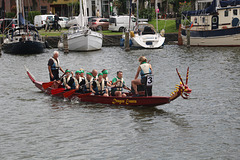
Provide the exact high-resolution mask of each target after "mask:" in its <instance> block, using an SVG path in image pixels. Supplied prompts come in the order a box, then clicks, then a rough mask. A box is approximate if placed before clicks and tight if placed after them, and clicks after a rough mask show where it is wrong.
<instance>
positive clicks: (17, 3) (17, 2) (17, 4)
mask: <svg viewBox="0 0 240 160" xmlns="http://www.w3.org/2000/svg"><path fill="white" fill-rule="evenodd" d="M16 7H17V24H18V26H19V1H18V0H16Z"/></svg>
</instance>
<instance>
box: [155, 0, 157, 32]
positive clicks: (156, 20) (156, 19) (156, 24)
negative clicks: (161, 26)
mask: <svg viewBox="0 0 240 160" xmlns="http://www.w3.org/2000/svg"><path fill="white" fill-rule="evenodd" d="M157 1H158V0H155V12H156V28H157V32H158V10H157V9H158V7H157Z"/></svg>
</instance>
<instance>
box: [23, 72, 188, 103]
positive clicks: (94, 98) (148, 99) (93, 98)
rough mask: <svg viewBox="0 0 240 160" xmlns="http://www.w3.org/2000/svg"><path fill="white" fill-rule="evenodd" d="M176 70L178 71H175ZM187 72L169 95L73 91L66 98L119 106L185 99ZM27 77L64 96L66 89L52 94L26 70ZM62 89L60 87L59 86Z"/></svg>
mask: <svg viewBox="0 0 240 160" xmlns="http://www.w3.org/2000/svg"><path fill="white" fill-rule="evenodd" d="M177 72H178V71H177ZM188 73H189V70H188V72H187V78H186V83H185V84H184V82H183V80H182V78H181V76H180V74H179V73H178V75H179V78H180V79H181V83H180V85H177V86H176V88H177V89H176V90H175V91H174V92H172V94H171V96H169V97H167V96H166V97H164V96H142V97H134V96H130V94H128V96H127V97H116V96H109V97H104V96H99V95H90V94H80V93H76V92H75V93H73V94H72V95H70V96H68V99H72V98H74V99H76V98H77V99H78V100H79V101H81V102H90V103H101V104H109V105H121V106H157V105H163V104H166V103H170V102H171V101H173V100H175V99H176V98H178V97H179V96H182V97H183V98H184V99H187V98H188V97H189V94H190V93H191V89H190V88H188V86H187V82H188ZM27 74H28V77H29V78H30V79H31V81H32V82H33V83H34V84H35V86H36V87H37V88H39V89H40V90H41V91H44V92H46V93H47V94H49V95H53V96H56V97H61V98H63V97H65V96H64V93H66V92H67V91H64V89H63V91H62V92H59V93H57V94H52V93H53V91H54V90H58V89H53V88H51V87H48V88H46V89H44V88H43V82H40V81H36V80H35V79H34V78H33V76H32V75H31V73H30V72H29V71H28V70H27ZM60 89H62V88H60Z"/></svg>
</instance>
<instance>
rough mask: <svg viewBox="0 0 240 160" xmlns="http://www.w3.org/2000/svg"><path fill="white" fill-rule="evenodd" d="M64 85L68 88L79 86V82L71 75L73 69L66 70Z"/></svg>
mask: <svg viewBox="0 0 240 160" xmlns="http://www.w3.org/2000/svg"><path fill="white" fill-rule="evenodd" d="M62 82H63V85H64V87H65V89H66V90H70V89H75V88H78V84H77V81H76V79H75V78H73V77H71V71H70V70H66V71H65V76H64V77H63V79H62Z"/></svg>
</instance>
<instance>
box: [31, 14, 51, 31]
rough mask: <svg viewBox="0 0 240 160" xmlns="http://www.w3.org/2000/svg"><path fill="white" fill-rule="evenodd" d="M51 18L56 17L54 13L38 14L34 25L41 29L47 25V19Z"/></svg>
mask: <svg viewBox="0 0 240 160" xmlns="http://www.w3.org/2000/svg"><path fill="white" fill-rule="evenodd" d="M47 17H48V19H50V21H53V19H54V15H52V14H48V15H47V14H46V15H36V16H35V17H34V26H35V27H36V28H37V29H41V28H44V27H45V25H46V19H47Z"/></svg>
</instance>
